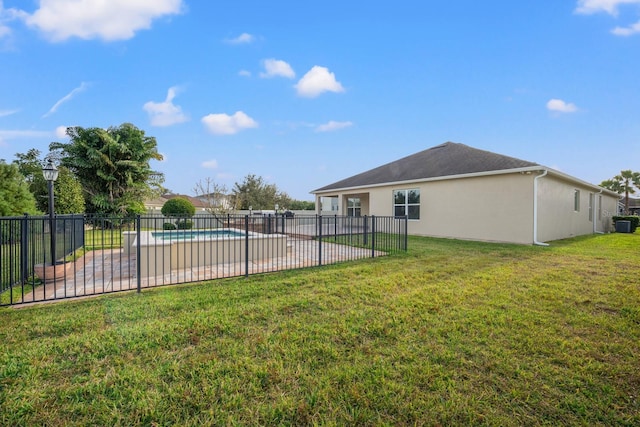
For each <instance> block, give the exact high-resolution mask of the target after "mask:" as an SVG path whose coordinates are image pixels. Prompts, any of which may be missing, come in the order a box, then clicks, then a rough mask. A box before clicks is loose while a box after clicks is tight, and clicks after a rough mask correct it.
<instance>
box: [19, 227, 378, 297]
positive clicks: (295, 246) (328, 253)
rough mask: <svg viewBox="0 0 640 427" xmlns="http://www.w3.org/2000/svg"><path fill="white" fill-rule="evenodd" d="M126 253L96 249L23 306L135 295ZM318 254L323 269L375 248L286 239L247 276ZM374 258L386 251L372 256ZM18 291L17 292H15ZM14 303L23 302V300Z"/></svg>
mask: <svg viewBox="0 0 640 427" xmlns="http://www.w3.org/2000/svg"><path fill="white" fill-rule="evenodd" d="M126 252H129V251H124V250H123V249H106V250H96V251H91V252H89V253H87V254H86V255H85V256H84V257H83V258H81V259H80V260H78V261H76V266H75V272H73V273H72V274H69V275H67V276H66V277H64V278H62V279H61V280H58V281H56V282H54V283H46V284H43V285H40V286H38V287H37V288H36V289H35V290H34V291H33V292H30V293H27V294H25V295H24V303H22V304H18V305H17V306H16V307H19V306H20V305H22V306H25V305H27V304H29V303H40V302H46V301H53V300H60V299H64V298H78V297H87V296H94V295H100V294H104V293H110V292H117V291H125V290H136V289H137V274H136V264H137V260H136V255H135V253H129V254H126ZM320 255H321V256H322V265H327V264H335V263H338V262H344V261H351V260H356V259H362V258H368V257H371V256H372V251H371V249H365V248H357V247H353V246H347V245H341V244H336V243H330V242H326V241H325V242H322V249H321V252H320V247H319V242H318V241H316V240H309V239H304V238H302V239H297V238H291V237H289V238H288V241H287V251H286V255H284V256H280V257H274V258H268V259H256V260H250V261H249V262H248V267H249V268H248V274H259V273H269V272H276V271H284V270H293V269H298V268H305V267H313V266H317V265H318V260H319V257H320ZM373 255H375V256H376V257H378V256H383V255H386V252H382V251H374V253H373ZM245 266H246V264H245V261H244V260H243V261H241V262H232V263H221V264H215V265H208V266H199V267H190V268H182V269H173V270H171V271H170V272H168V273H167V274H163V275H158V276H149V277H142V278H141V287H142V288H143V289H145V288H152V287H157V286H163V285H172V284H178V283H190V282H200V281H205V280H214V279H222V278H230V277H238V276H243V275H245V274H246V273H247V272H246V271H245ZM17 291H19V288H16V290H15V291H14V293H16V292H17ZM14 302H16V303H18V302H22V298H19V296H18V297H17V298H16V299H15V300H14Z"/></svg>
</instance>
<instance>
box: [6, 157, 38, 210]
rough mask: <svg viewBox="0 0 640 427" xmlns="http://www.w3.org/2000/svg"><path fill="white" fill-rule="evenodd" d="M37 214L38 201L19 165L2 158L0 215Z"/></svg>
mask: <svg viewBox="0 0 640 427" xmlns="http://www.w3.org/2000/svg"><path fill="white" fill-rule="evenodd" d="M24 213H28V214H37V213H38V209H37V208H36V201H35V199H34V198H33V194H31V192H30V191H29V184H28V183H27V181H26V180H25V178H24V176H23V175H22V174H21V173H20V170H19V169H18V166H16V165H10V164H7V163H6V162H5V161H4V160H0V216H14V215H22V214H24Z"/></svg>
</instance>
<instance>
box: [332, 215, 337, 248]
mask: <svg viewBox="0 0 640 427" xmlns="http://www.w3.org/2000/svg"><path fill="white" fill-rule="evenodd" d="M333 241H334V242H337V241H338V214H335V215H334V220H333Z"/></svg>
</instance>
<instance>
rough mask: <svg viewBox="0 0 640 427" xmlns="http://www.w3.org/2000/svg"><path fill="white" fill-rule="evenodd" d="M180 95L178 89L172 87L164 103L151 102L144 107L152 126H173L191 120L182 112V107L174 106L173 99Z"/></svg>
mask: <svg viewBox="0 0 640 427" xmlns="http://www.w3.org/2000/svg"><path fill="white" fill-rule="evenodd" d="M177 93H178V87H176V86H173V87H170V88H169V90H168V91H167V98H166V99H165V100H164V102H153V101H149V102H147V103H145V104H144V106H143V107H142V108H143V109H144V111H146V112H147V113H148V114H149V118H150V119H151V125H152V126H171V125H175V124H178V123H183V122H186V121H188V120H189V117H188V116H187V115H186V114H184V113H183V112H182V107H180V106H178V105H174V104H173V98H175V97H176V95H177Z"/></svg>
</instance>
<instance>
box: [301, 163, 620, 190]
mask: <svg viewBox="0 0 640 427" xmlns="http://www.w3.org/2000/svg"><path fill="white" fill-rule="evenodd" d="M545 170H546V171H547V173H548V175H553V176H556V177H558V178H561V179H564V180H566V181H570V182H574V183H576V184H580V185H582V186H585V187H589V188H592V189H593V190H595V191H598V192H600V191H601V190H602V192H603V193H606V194H609V195H611V196H616V197H617V196H618V194H617V193H615V192H613V191H610V190H607V189H606V188H603V187H600V186H597V185H594V184H590V183H588V182H586V181H583V180H581V179H578V178H575V177H573V176H571V175H567V174H565V173H562V172H560V171H557V170H555V169H551V168H548V167H546V166H541V165H535V166H527V167H523V168H514V169H503V170H494V171H485V172H474V173H466V174H459V175H446V176H438V177H433V178H419V179H412V180H406V181H393V182H382V183H377V184H369V185H359V186H352V187H336V188H331V189H327V190H314V191H312V192H311V193H310V194H314V195H319V196H322V195H323V194H331V193H338V192H345V191H352V192H358V191H361V190H364V189H369V188H380V187H389V186H405V185H411V184H417V183H424V182H436V181H448V180H453V179H465V178H477V177H483V176H492V175H508V174H515V173H522V174H527V173H529V174H530V173H534V172H540V173H542V172H543V171H545Z"/></svg>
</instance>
